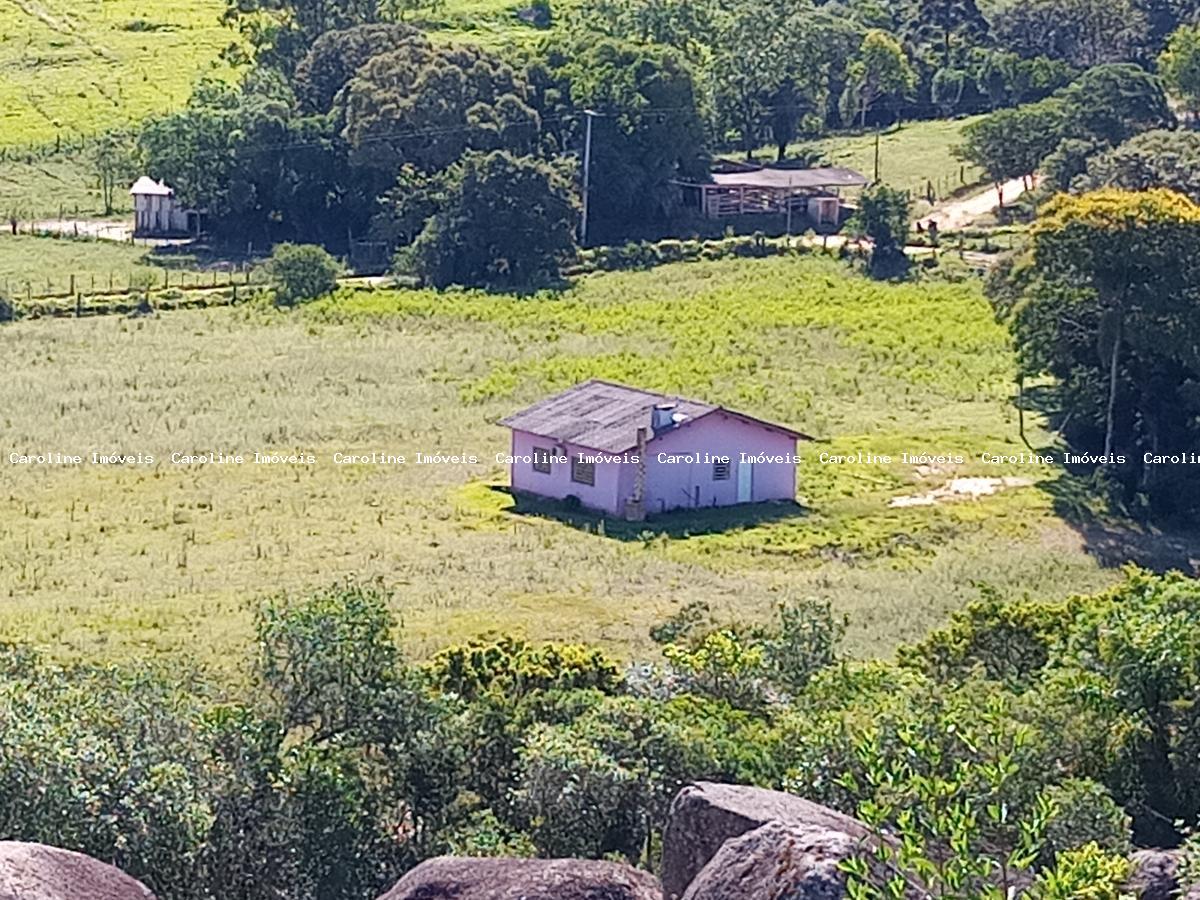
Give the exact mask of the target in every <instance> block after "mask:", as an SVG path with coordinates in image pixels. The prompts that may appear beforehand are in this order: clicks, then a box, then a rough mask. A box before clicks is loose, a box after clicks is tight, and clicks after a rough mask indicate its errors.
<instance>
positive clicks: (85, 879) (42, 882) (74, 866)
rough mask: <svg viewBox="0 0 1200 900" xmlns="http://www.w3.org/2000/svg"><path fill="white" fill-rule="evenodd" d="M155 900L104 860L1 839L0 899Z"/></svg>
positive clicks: (139, 885) (139, 884)
mask: <svg viewBox="0 0 1200 900" xmlns="http://www.w3.org/2000/svg"><path fill="white" fill-rule="evenodd" d="M85 898H86V900H154V895H153V894H151V893H150V891H149V890H148V889H147V888H146V887H145V885H143V884H142V883H141V882H139V881H136V880H135V879H133V878H130V877H129V876H128V875H126V874H125V873H124V872H122V871H120V870H119V869H115V868H113V867H112V866H110V865H108V864H107V863H102V862H100V861H99V860H96V859H92V858H91V857H90V856H84V855H83V854H82V853H74V852H72V851H70V850H60V849H58V848H57V847H47V846H46V845H44V844H23V843H18V842H15V841H0V900H85Z"/></svg>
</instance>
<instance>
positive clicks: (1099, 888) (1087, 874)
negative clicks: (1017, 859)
mask: <svg viewBox="0 0 1200 900" xmlns="http://www.w3.org/2000/svg"><path fill="white" fill-rule="evenodd" d="M1129 870H1130V866H1129V861H1128V860H1127V859H1124V858H1123V857H1121V856H1117V855H1114V854H1112V853H1109V852H1108V851H1106V850H1104V849H1103V848H1101V847H1099V846H1097V845H1096V844H1094V843H1091V844H1085V845H1084V846H1082V847H1080V848H1078V849H1076V850H1067V851H1066V852H1064V853H1061V854H1059V857H1058V861H1057V863H1056V864H1055V866H1054V867H1053V868H1051V869H1047V870H1045V871H1043V872H1042V873H1040V874H1039V875H1038V878H1037V880H1036V881H1035V882H1034V884H1033V886H1032V888H1031V889H1030V891H1029V894H1030V896H1031V897H1035V898H1037V900H1120V898H1122V897H1125V896H1128V895H1127V894H1126V893H1125V892H1124V885H1125V880H1126V878H1128V876H1129Z"/></svg>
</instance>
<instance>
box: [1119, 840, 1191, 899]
mask: <svg viewBox="0 0 1200 900" xmlns="http://www.w3.org/2000/svg"><path fill="white" fill-rule="evenodd" d="M1129 861H1130V863H1132V865H1133V870H1132V871H1131V872H1130V874H1129V880H1128V881H1127V882H1126V883H1125V889H1126V890H1127V891H1129V892H1130V893H1131V894H1133V895H1134V896H1135V897H1137V898H1138V900H1175V898H1176V897H1178V896H1179V879H1178V876H1177V872H1178V869H1179V851H1177V850H1138V851H1136V852H1135V853H1134V854H1133V855H1132V856H1131V857H1129Z"/></svg>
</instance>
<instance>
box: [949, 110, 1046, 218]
mask: <svg viewBox="0 0 1200 900" xmlns="http://www.w3.org/2000/svg"><path fill="white" fill-rule="evenodd" d="M1062 110H1063V108H1062V104H1061V103H1060V102H1059V101H1058V100H1057V99H1054V98H1050V99H1047V100H1043V101H1040V102H1039V103H1031V104H1028V105H1026V106H1021V107H1017V108H1016V109H1001V110H997V111H996V112H994V113H990V114H988V115H987V116H985V117H984V118H982V119H980V120H979V121H977V122H972V123H971V124H970V125H968V126H967V127H966V128H964V129H963V144H962V146H960V147H959V148H958V149H957V151H956V152H957V154H958V156H959V158H960V159H964V160H967V161H968V162H971V163H974V164H975V165H977V166H979V167H980V168H981V169H983V170H984V171H985V172H987V174H988V177H989V178H990V179H991V180H992V183H993V184H994V185H995V186H996V191H997V194H998V197H999V201H1000V205H1001V206H1003V205H1004V193H1003V184H1004V182H1006V181H1008V180H1009V179H1012V178H1027V177H1028V176H1030V175H1032V174H1033V173H1034V172H1036V171H1037V169H1038V166H1040V165H1041V162H1042V160H1043V159H1044V158H1045V157H1046V155H1047V154H1049V153H1050V152H1051V151H1052V150H1053V149H1054V148H1055V146H1056V145H1057V144H1058V142H1059V139H1060V135H1061V133H1062V128H1063V124H1062V121H1063V111H1062Z"/></svg>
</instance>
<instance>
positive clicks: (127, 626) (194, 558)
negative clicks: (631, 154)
mask: <svg viewBox="0 0 1200 900" xmlns="http://www.w3.org/2000/svg"><path fill="white" fill-rule="evenodd" d="M7 336H9V337H15V338H18V340H15V341H13V342H12V348H13V350H14V355H13V357H12V359H11V363H12V365H11V366H10V368H9V371H10V373H11V374H10V382H9V385H10V396H11V398H12V402H11V403H9V404H8V406H7V408H6V412H5V418H4V422H5V429H4V437H3V439H0V442H2V446H0V449H2V450H3V453H4V454H5V456H6V457H7V455H8V454H9V453H10V452H17V453H31V452H41V451H50V450H53V451H59V452H63V453H68V452H72V453H81V454H87V453H90V452H91V451H92V450H98V451H101V452H105V453H129V454H136V453H144V454H153V455H155V456H156V458H157V462H156V464H154V465H149V466H130V467H120V466H117V467H106V468H95V467H72V466H66V467H64V466H55V465H7V466H4V467H0V595H3V596H5V597H6V598H7V602H6V603H5V605H4V611H3V613H2V615H0V636H14V635H18V634H20V635H24V636H25V637H27V638H29V639H31V640H33V641H34V642H36V643H39V644H53V645H55V646H56V647H57V648H58V649H57V652H59V653H61V654H65V655H77V654H83V655H88V656H92V655H100V656H102V657H112V658H124V657H127V656H129V655H131V654H134V653H137V654H139V655H144V654H145V653H147V652H150V653H164V652H171V651H177V650H179V649H181V648H185V647H186V648H190V649H192V650H196V649H197V648H200V649H199V652H201V653H202V654H203V655H204V657H205V658H206V659H208V660H209V661H219V660H221V659H222V658H223V657H225V656H226V655H227V654H228V653H229V652H230V651H232V650H234V649H237V648H240V647H243V646H244V645H245V643H246V641H247V640H248V639H249V632H250V626H249V620H248V615H249V614H248V607H247V604H248V602H249V601H250V600H252V599H253V598H255V597H257V596H260V595H262V594H265V593H271V592H274V591H277V590H281V589H286V590H292V589H295V590H300V589H305V588H309V587H311V586H313V585H319V584H324V583H327V581H328V580H329V578H330V577H331V576H333V575H336V574H337V573H355V574H356V575H357V576H359V577H363V578H375V577H377V578H380V579H381V580H382V581H383V583H384V584H386V585H387V586H388V587H391V588H394V589H395V591H396V595H397V597H398V602H399V603H400V604H401V605H400V608H399V609H398V612H399V613H400V614H401V615H402V617H403V619H404V622H405V625H406V630H405V634H406V637H407V640H408V643H409V649H410V650H412V651H414V652H416V653H417V654H418V655H426V654H428V653H430V652H431V651H432V650H434V649H436V648H437V647H440V646H443V645H445V644H446V643H447V642H451V641H454V640H460V639H463V638H466V637H469V636H471V635H473V634H476V633H478V632H481V631H485V630H488V629H496V628H513V629H518V630H523V631H525V632H527V633H528V634H529V635H530V636H532V637H538V638H572V639H577V638H583V639H588V640H594V641H598V642H601V643H602V644H604V645H606V646H608V647H609V648H612V649H615V650H616V651H617V652H618V653H619V654H620V655H622V656H629V655H632V654H634V653H636V652H641V651H644V650H645V649H646V648H647V646H648V637H647V629H648V627H649V625H650V624H652V623H653V622H655V621H659V620H661V619H662V618H663V617H664V616H666V615H668V614H670V613H671V612H673V611H675V610H678V609H679V608H680V607H682V606H683V605H685V604H687V603H689V602H691V601H695V600H707V601H709V602H710V603H712V604H713V606H714V608H715V609H716V610H717V611H718V613H719V614H720V615H721V616H723V617H725V616H728V617H731V618H734V619H737V620H747V619H750V620H753V619H756V618H761V617H763V616H767V615H769V613H770V611H771V610H772V609H773V607H774V605H775V603H776V602H777V601H778V600H779V599H780V598H781V597H786V596H801V597H802V596H808V595H817V596H823V597H828V598H830V599H831V600H832V601H833V603H834V607H835V608H836V609H837V610H839V611H844V612H845V613H847V614H849V616H850V619H851V633H850V637H849V644H850V647H851V649H852V650H853V651H854V652H855V653H857V654H859V655H870V656H874V655H886V654H887V653H889V652H890V651H891V649H892V648H894V647H895V646H896V645H897V643H899V642H900V641H903V640H906V639H914V638H917V637H919V636H921V635H923V634H924V633H925V632H926V631H927V630H928V629H929V628H930V627H931V626H932V625H933V624H935V623H937V622H939V621H941V620H943V619H944V617H945V615H946V614H947V612H948V611H950V610H953V609H956V608H958V607H959V606H961V605H962V603H963V602H964V601H965V600H967V599H969V598H971V597H973V596H975V595H976V594H977V587H976V585H977V584H978V583H979V582H987V583H990V584H993V585H995V586H996V587H997V588H998V589H999V590H1000V591H1001V592H1002V593H1004V594H1006V595H1008V594H1020V593H1021V592H1023V591H1026V590H1036V592H1037V594H1038V595H1039V596H1043V597H1054V596H1062V595H1065V594H1067V593H1069V592H1074V591H1079V590H1087V589H1089V588H1093V587H1098V586H1101V585H1103V584H1106V583H1108V582H1109V581H1110V579H1111V578H1112V577H1113V576H1112V575H1111V574H1110V573H1109V572H1106V571H1105V570H1103V569H1101V568H1100V567H1099V565H1098V564H1097V562H1096V561H1095V560H1094V559H1093V558H1092V557H1091V556H1089V555H1088V553H1087V552H1086V551H1085V546H1084V543H1085V542H1084V539H1083V538H1082V537H1081V536H1080V534H1079V533H1078V531H1077V530H1076V528H1075V527H1073V526H1072V525H1071V524H1070V523H1068V522H1066V521H1064V520H1063V519H1062V518H1060V517H1059V516H1058V515H1057V514H1056V512H1055V510H1056V509H1058V508H1060V502H1061V501H1062V500H1063V499H1064V498H1065V497H1066V496H1068V495H1069V494H1070V489H1069V488H1070V482H1069V481H1068V480H1066V479H1064V477H1063V476H1062V474H1061V473H1060V472H1059V471H1057V470H1054V469H1051V468H1050V467H1045V466H1029V465H1026V466H1019V465H1018V466H1009V467H982V466H981V465H980V464H979V463H978V462H977V461H975V459H974V456H975V455H976V454H978V453H979V452H981V451H984V450H989V451H994V452H996V453H1017V452H1019V451H1020V450H1021V449H1023V448H1022V445H1021V444H1020V441H1019V438H1018V434H1017V427H1016V420H1015V413H1014V412H1013V410H1012V408H1011V406H1010V404H1009V398H1010V394H1011V386H1010V378H1011V371H1012V358H1011V356H1010V351H1009V350H1008V346H1007V340H1006V337H1005V335H1004V332H1003V331H1002V329H1001V328H1000V327H999V326H997V325H996V324H995V322H994V321H993V319H992V316H991V313H990V311H989V309H988V306H987V304H986V302H985V301H984V299H983V298H982V296H981V294H980V292H979V288H978V286H977V285H974V284H966V285H937V284H928V283H923V284H915V285H904V286H892V285H881V284H878V283H873V282H870V281H867V280H865V279H862V278H859V277H857V276H848V275H847V273H846V271H845V269H844V267H843V266H842V265H840V264H838V263H835V262H833V261H830V260H820V259H772V260H759V261H750V260H746V261H725V262H719V263H695V264H681V265H676V266H671V267H666V268H661V269H657V270H654V271H650V272H635V273H618V274H604V275H594V276H589V277H586V278H584V279H582V280H581V281H580V282H579V283H578V284H577V285H576V286H575V287H574V288H572V289H570V290H568V291H565V292H563V293H559V294H545V295H539V296H537V297H536V298H518V297H506V296H499V295H484V294H472V293H450V294H447V295H438V294H433V293H424V292H391V291H370V290H368V291H365V292H359V293H352V294H348V295H343V296H341V297H339V298H337V299H335V300H330V301H328V302H322V303H320V304H317V305H316V306H314V307H310V308H308V309H306V310H304V311H302V312H298V313H293V314H284V313H277V312H265V311H262V312H259V311H249V310H247V309H246V308H237V309H233V310H231V309H220V310H209V311H203V312H201V311H197V312H181V313H169V314H163V315H162V316H161V317H152V318H147V319H137V320H127V319H120V318H100V319H93V320H83V321H72V320H58V321H44V320H43V321H31V322H18V323H17V324H16V325H15V326H12V331H11V333H10V334H9V335H7ZM130 359H136V360H137V363H136V365H135V366H133V367H132V368H131V367H130V364H129V360H130ZM185 363H186V375H185V373H184V371H183V370H182V369H181V368H180V366H181V365H182V364H185ZM588 377H606V378H610V379H614V380H620V381H626V382H630V383H634V384H638V385H642V386H646V387H650V388H656V389H663V390H670V391H677V392H679V393H681V394H684V395H685V396H686V395H692V396H697V397H701V398H704V399H708V400H712V401H718V402H722V403H726V404H729V405H731V406H733V407H735V408H739V409H744V410H746V411H748V412H750V413H752V414H755V415H760V416H763V417H766V418H770V419H774V420H777V421H781V422H784V423H788V424H791V425H793V426H795V427H797V428H801V429H803V430H805V431H806V432H808V433H810V434H813V435H814V436H817V437H818V438H819V439H820V441H819V442H818V443H817V444H814V445H807V446H805V447H804V463H803V465H802V467H801V471H800V480H799V484H800V488H799V491H800V495H801V499H802V502H803V504H804V506H805V511H804V513H802V514H789V515H784V516H783V517H782V518H779V517H776V518H774V520H772V517H771V516H767V517H766V518H759V519H758V520H757V521H756V520H755V519H753V518H742V519H738V518H736V517H730V516H729V515H728V514H719V513H707V514H705V515H703V516H700V517H698V518H690V519H689V518H686V517H684V518H672V519H668V520H666V521H660V522H658V523H654V522H652V523H648V524H647V525H645V526H644V528H642V527H639V528H636V529H630V528H627V527H626V528H622V527H620V526H619V524H614V523H603V524H601V523H600V522H599V521H596V520H587V519H586V518H584V519H577V520H575V521H573V522H571V521H563V520H561V519H558V518H554V517H552V516H548V515H541V514H538V513H540V512H541V511H538V510H533V511H529V512H525V513H518V512H516V511H515V510H513V509H512V508H511V507H512V501H511V499H510V498H509V496H508V495H507V494H506V493H504V492H502V491H501V490H498V489H499V488H501V487H502V486H503V485H504V484H506V481H507V474H506V472H505V469H504V467H503V466H501V465H497V464H496V463H495V454H496V453H498V452H503V451H506V450H507V449H508V438H507V433H506V431H505V430H504V429H502V428H500V427H498V426H497V425H496V424H494V423H495V422H496V421H497V420H498V419H499V418H501V417H502V416H504V415H506V414H507V413H508V412H510V411H512V410H514V409H516V408H518V407H520V406H522V405H524V404H526V403H528V402H531V401H533V400H536V399H537V398H538V397H541V396H543V395H544V394H545V393H547V392H549V391H551V390H554V389H557V388H561V387H563V386H565V385H568V384H570V383H573V382H574V381H577V380H582V379H585V378H588ZM1031 437H1032V439H1033V440H1034V443H1035V446H1037V445H1044V444H1046V443H1047V437H1046V435H1044V434H1041V433H1039V432H1036V431H1034V430H1032V429H1031ZM256 450H257V451H275V452H283V451H286V452H287V453H296V452H300V453H312V454H314V455H315V456H316V458H317V461H316V463H315V464H313V465H299V466H297V465H276V466H256V465H252V464H247V465H219V464H218V465H212V464H202V465H191V466H185V465H170V464H169V456H170V454H171V453H172V452H176V451H178V452H183V453H188V454H200V453H207V452H210V451H213V452H227V453H234V452H241V453H246V454H251V453H253V452H254V451H256ZM860 450H861V451H871V452H876V453H890V454H894V455H895V456H896V457H897V458H898V456H899V453H900V452H901V451H903V450H908V451H909V452H926V453H949V452H951V451H954V452H961V453H962V454H963V455H964V456H965V457H966V459H965V462H964V464H962V465H960V466H950V467H945V466H937V465H934V466H932V467H917V466H914V465H905V464H901V463H899V462H896V463H894V464H891V465H872V466H858V465H842V466H837V465H823V464H821V463H820V462H819V455H820V454H821V453H822V452H828V453H833V454H853V453H856V452H858V451H860ZM339 451H340V452H344V453H370V452H372V451H380V452H388V453H404V454H407V455H408V456H409V457H410V459H411V458H412V456H413V454H415V453H416V452H418V451H421V452H427V453H434V452H442V453H458V454H468V455H470V454H475V455H477V456H478V457H479V460H480V461H479V463H478V464H474V465H472V464H466V465H449V466H437V465H433V466H417V465H413V464H409V465H405V466H386V465H382V466H381V465H350V466H338V465H334V464H333V463H332V462H331V456H332V454H333V453H335V452H339ZM970 475H984V476H989V477H995V476H1001V475H1011V476H1017V477H1021V478H1023V479H1025V480H1026V481H1027V482H1028V484H1029V485H1030V486H1027V487H1017V488H1014V489H1011V490H1007V491H1004V492H1001V493H998V494H995V495H993V496H987V497H982V498H980V499H978V500H957V501H950V502H930V503H929V504H928V505H905V506H892V507H889V505H888V504H889V501H890V500H892V499H893V498H895V497H897V496H902V495H923V494H926V493H927V492H929V491H930V490H933V489H936V488H938V487H941V486H944V485H945V484H946V483H947V482H948V481H949V480H950V478H951V477H953V476H970ZM1021 483H1025V482H1021ZM734 515H735V516H736V515H737V514H734ZM743 515H744V514H743ZM752 515H753V514H752ZM760 515H761V514H760ZM597 532H599V533H597ZM704 532H711V533H704ZM1001 549H1002V550H1003V552H997V551H998V550H1001Z"/></svg>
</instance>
